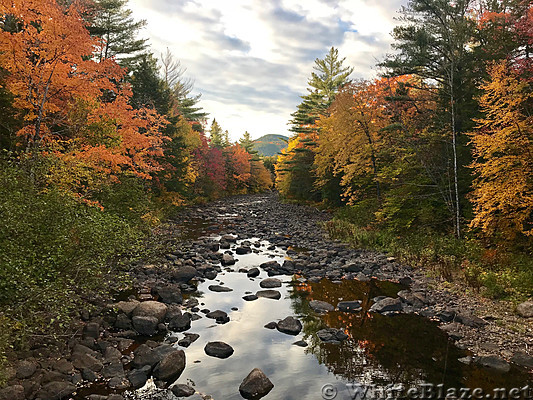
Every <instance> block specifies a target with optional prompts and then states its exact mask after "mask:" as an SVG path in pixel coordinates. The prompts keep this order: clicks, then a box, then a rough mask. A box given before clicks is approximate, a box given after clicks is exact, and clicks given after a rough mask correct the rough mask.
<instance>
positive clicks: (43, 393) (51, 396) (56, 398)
mask: <svg viewBox="0 0 533 400" xmlns="http://www.w3.org/2000/svg"><path fill="white" fill-rule="evenodd" d="M75 391H76V386H75V385H73V384H72V383H70V382H65V381H55V382H50V383H47V384H46V385H44V386H43V387H42V388H41V390H39V393H38V394H37V397H39V398H41V400H62V399H65V398H68V396H70V395H71V394H72V393H74V392H75Z"/></svg>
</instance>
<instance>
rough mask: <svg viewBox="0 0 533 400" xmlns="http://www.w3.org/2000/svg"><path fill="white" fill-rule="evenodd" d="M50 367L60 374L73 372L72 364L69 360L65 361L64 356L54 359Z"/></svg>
mask: <svg viewBox="0 0 533 400" xmlns="http://www.w3.org/2000/svg"><path fill="white" fill-rule="evenodd" d="M52 368H53V369H54V371H57V372H59V373H60V374H64V375H70V374H73V373H74V365H72V363H71V362H70V361H67V360H66V359H64V358H61V359H59V360H57V361H55V362H54V363H53V364H52Z"/></svg>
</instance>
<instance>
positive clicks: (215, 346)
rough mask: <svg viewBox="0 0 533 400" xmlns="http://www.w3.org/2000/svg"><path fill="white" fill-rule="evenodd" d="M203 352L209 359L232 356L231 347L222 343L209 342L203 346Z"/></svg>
mask: <svg viewBox="0 0 533 400" xmlns="http://www.w3.org/2000/svg"><path fill="white" fill-rule="evenodd" d="M204 351H205V354H207V355H208V356H211V357H217V358H228V357H230V356H231V355H232V354H233V347H231V346H230V345H229V344H227V343H224V342H209V343H207V344H206V345H205V347H204Z"/></svg>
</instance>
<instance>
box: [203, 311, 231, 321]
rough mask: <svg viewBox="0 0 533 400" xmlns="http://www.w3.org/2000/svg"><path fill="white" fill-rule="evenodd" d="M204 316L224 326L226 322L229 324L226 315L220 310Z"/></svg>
mask: <svg viewBox="0 0 533 400" xmlns="http://www.w3.org/2000/svg"><path fill="white" fill-rule="evenodd" d="M205 316H206V317H207V318H211V319H214V320H216V322H217V323H219V324H225V323H226V322H229V317H228V314H227V313H226V312H225V311H222V310H215V311H211V312H208V313H207V314H206V315H205Z"/></svg>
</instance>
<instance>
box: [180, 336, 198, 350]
mask: <svg viewBox="0 0 533 400" xmlns="http://www.w3.org/2000/svg"><path fill="white" fill-rule="evenodd" d="M199 337H200V335H198V334H197V333H185V337H184V338H182V339H180V340H179V341H178V345H179V346H182V347H189V346H190V345H191V344H192V343H194V342H196V340H197V339H198V338H199Z"/></svg>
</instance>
